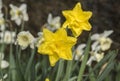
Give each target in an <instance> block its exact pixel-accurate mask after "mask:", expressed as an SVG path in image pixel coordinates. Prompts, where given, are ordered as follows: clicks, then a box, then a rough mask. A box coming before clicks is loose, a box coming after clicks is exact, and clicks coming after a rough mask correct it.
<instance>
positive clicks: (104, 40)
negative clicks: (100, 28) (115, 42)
mask: <svg viewBox="0 0 120 81" xmlns="http://www.w3.org/2000/svg"><path fill="white" fill-rule="evenodd" d="M112 33H113V30H109V31H104V32H103V33H101V34H98V33H97V34H93V35H92V36H91V40H93V41H95V42H96V45H97V44H100V48H101V50H102V51H105V50H108V49H109V48H110V46H111V44H112V40H111V39H110V38H109V37H108V36H109V35H111V34H112Z"/></svg>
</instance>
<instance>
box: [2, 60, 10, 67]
mask: <svg viewBox="0 0 120 81" xmlns="http://www.w3.org/2000/svg"><path fill="white" fill-rule="evenodd" d="M8 66H9V63H8V62H7V61H5V60H2V61H1V69H4V68H7V67H8Z"/></svg>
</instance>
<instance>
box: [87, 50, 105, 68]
mask: <svg viewBox="0 0 120 81" xmlns="http://www.w3.org/2000/svg"><path fill="white" fill-rule="evenodd" d="M90 54H91V56H90V58H89V59H88V61H87V65H88V66H91V64H92V62H93V61H96V62H100V61H101V60H102V59H103V57H104V53H103V52H102V53H97V52H91V53H90Z"/></svg>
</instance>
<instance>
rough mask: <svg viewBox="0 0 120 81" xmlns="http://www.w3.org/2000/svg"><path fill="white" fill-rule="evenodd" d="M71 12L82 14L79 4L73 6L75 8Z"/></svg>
mask: <svg viewBox="0 0 120 81" xmlns="http://www.w3.org/2000/svg"><path fill="white" fill-rule="evenodd" d="M73 11H75V12H78V11H79V12H82V8H81V4H80V3H79V2H78V3H77V4H76V5H75V7H74V8H73Z"/></svg>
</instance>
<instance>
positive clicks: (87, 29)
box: [79, 21, 91, 31]
mask: <svg viewBox="0 0 120 81" xmlns="http://www.w3.org/2000/svg"><path fill="white" fill-rule="evenodd" d="M79 27H81V28H82V29H83V30H86V31H89V30H91V25H90V23H89V22H88V21H86V22H83V23H80V24H79Z"/></svg>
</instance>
